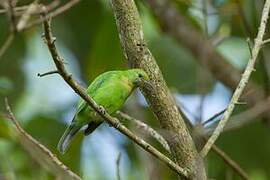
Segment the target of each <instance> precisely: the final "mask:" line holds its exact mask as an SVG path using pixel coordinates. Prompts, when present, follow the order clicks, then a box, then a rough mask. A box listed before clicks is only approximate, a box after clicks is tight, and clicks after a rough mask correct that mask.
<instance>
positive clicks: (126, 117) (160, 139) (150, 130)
mask: <svg viewBox="0 0 270 180" xmlns="http://www.w3.org/2000/svg"><path fill="white" fill-rule="evenodd" d="M116 115H117V116H118V117H119V119H120V120H125V121H129V122H132V123H134V124H135V126H136V127H137V128H138V129H140V130H142V131H144V132H145V133H146V134H148V135H150V136H151V137H153V138H154V139H155V140H157V142H159V143H160V144H161V145H162V147H163V148H164V149H165V150H166V151H168V152H170V153H171V150H170V146H169V145H168V143H167V141H166V140H165V139H164V138H163V137H162V136H161V135H160V134H159V133H157V131H155V130H154V129H153V128H151V127H150V126H148V125H147V124H145V123H144V122H142V121H140V120H137V119H135V118H133V117H131V116H129V115H128V114H126V113H123V112H121V111H117V112H116Z"/></svg>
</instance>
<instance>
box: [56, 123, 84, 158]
mask: <svg viewBox="0 0 270 180" xmlns="http://www.w3.org/2000/svg"><path fill="white" fill-rule="evenodd" d="M81 127H82V126H78V125H77V124H76V123H71V125H70V126H68V127H67V129H66V130H65V132H64V134H63V135H62V137H61V139H60V140H59V142H58V145H57V149H58V151H60V153H62V154H64V153H65V152H66V150H67V148H68V147H69V145H70V142H71V140H72V139H73V138H74V137H75V135H76V134H77V132H78V131H79V130H80V129H81Z"/></svg>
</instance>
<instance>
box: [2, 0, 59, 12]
mask: <svg viewBox="0 0 270 180" xmlns="http://www.w3.org/2000/svg"><path fill="white" fill-rule="evenodd" d="M59 4H60V0H54V1H53V2H51V3H50V4H48V5H46V9H48V11H51V10H52V9H54V8H55V7H57V6H58V5H59ZM28 8H29V5H25V6H17V7H15V8H14V11H15V16H21V15H23V14H24V13H25V12H24V11H26V10H27V9H28ZM7 12H8V11H7V10H6V9H0V14H3V13H7ZM40 13H41V11H40V10H38V9H36V10H35V11H34V12H33V13H31V15H32V14H36V15H40Z"/></svg>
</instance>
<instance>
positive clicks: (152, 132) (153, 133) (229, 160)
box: [117, 111, 249, 180]
mask: <svg viewBox="0 0 270 180" xmlns="http://www.w3.org/2000/svg"><path fill="white" fill-rule="evenodd" d="M117 115H118V116H119V119H120V120H122V119H123V120H128V121H130V122H131V123H133V124H135V126H136V127H137V128H138V129H140V130H142V131H144V132H145V134H149V135H150V136H152V137H153V138H154V139H156V140H157V141H158V142H159V143H160V144H161V145H162V146H163V147H164V149H166V151H168V152H169V153H170V152H171V151H170V148H169V145H168V143H167V142H166V140H165V139H164V138H163V137H162V136H161V135H160V134H159V133H158V132H157V131H155V130H154V129H153V128H151V127H150V126H148V125H147V124H145V123H144V122H143V121H140V120H138V119H135V118H133V117H131V116H129V115H128V114H126V113H123V112H121V111H118V112H117ZM193 128H194V127H193ZM203 139H205V138H203ZM205 141H206V139H205ZM211 150H212V151H213V152H215V153H216V154H217V155H218V156H219V157H220V158H221V159H222V160H223V161H224V162H225V163H226V164H227V165H228V166H229V167H230V168H232V170H233V171H234V172H235V173H236V174H238V175H239V176H240V177H241V178H242V179H245V180H248V179H249V178H248V175H247V173H246V172H245V171H244V170H243V169H242V168H241V166H240V165H239V164H238V163H237V162H235V161H234V160H233V159H232V158H230V156H229V155H227V154H226V153H225V152H224V151H223V150H221V149H220V148H219V147H218V146H217V145H215V144H214V145H213V146H212V149H211Z"/></svg>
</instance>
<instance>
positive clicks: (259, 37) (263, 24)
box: [200, 0, 270, 157]
mask: <svg viewBox="0 0 270 180" xmlns="http://www.w3.org/2000/svg"><path fill="white" fill-rule="evenodd" d="M269 8H270V0H266V1H265V4H264V8H263V12H262V18H261V23H260V26H259V29H258V34H257V37H256V39H255V40H254V42H255V43H254V47H253V48H252V53H251V57H250V59H249V61H248V64H247V67H246V69H245V71H244V73H243V75H242V79H241V80H240V82H239V84H238V86H237V88H236V90H235V92H234V94H233V96H232V99H231V102H230V104H229V106H228V108H227V110H226V111H225V113H224V116H223V118H222V119H221V120H220V121H219V123H218V126H217V128H216V129H215V130H214V132H213V134H212V136H211V137H210V138H209V139H208V141H207V143H206V145H205V146H204V147H203V149H202V151H201V152H200V154H201V155H202V157H205V156H206V155H207V153H208V151H209V150H210V149H211V147H212V145H213V144H214V143H215V141H216V140H217V138H218V137H219V135H220V133H221V132H222V131H223V128H224V127H225V125H226V123H227V121H228V120H229V118H230V116H231V114H232V112H233V110H234V107H235V105H236V104H237V102H238V100H239V98H240V96H241V95H242V92H243V91H244V88H245V87H246V85H247V83H248V80H249V78H250V75H251V73H252V71H254V66H255V62H256V59H257V56H258V54H259V51H260V49H261V47H262V45H263V36H264V33H265V27H266V24H267V19H268V14H269Z"/></svg>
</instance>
